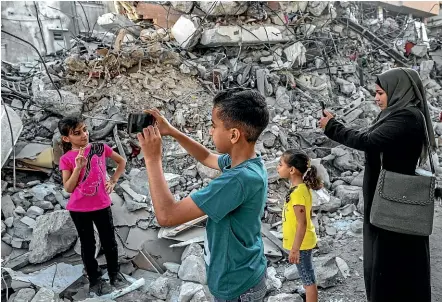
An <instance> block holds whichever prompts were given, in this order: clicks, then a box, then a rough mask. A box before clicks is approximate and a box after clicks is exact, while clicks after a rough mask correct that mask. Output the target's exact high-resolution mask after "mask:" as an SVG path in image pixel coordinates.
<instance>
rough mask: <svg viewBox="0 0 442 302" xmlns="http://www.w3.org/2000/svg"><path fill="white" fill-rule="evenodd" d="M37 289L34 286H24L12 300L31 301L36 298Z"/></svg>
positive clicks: (16, 301) (14, 301) (18, 301)
mask: <svg viewBox="0 0 442 302" xmlns="http://www.w3.org/2000/svg"><path fill="white" fill-rule="evenodd" d="M34 296H35V290H33V289H32V288H24V289H21V290H19V291H18V293H17V295H16V296H15V298H14V300H13V301H12V302H29V301H31V300H32V298H34Z"/></svg>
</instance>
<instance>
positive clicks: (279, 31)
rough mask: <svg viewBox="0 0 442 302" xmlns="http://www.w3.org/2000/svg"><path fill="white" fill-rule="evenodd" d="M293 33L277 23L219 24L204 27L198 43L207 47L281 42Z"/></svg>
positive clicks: (286, 40)
mask: <svg viewBox="0 0 442 302" xmlns="http://www.w3.org/2000/svg"><path fill="white" fill-rule="evenodd" d="M293 38H294V37H293V34H292V33H290V32H289V31H288V30H287V29H286V28H285V27H283V26H278V25H263V26H257V25H243V26H219V27H214V28H210V29H205V30H204V31H203V33H202V35H201V41H200V44H201V45H203V46H207V47H216V46H235V45H239V44H240V43H241V44H242V45H253V44H262V43H271V44H273V43H283V42H288V41H291V40H292V39H293Z"/></svg>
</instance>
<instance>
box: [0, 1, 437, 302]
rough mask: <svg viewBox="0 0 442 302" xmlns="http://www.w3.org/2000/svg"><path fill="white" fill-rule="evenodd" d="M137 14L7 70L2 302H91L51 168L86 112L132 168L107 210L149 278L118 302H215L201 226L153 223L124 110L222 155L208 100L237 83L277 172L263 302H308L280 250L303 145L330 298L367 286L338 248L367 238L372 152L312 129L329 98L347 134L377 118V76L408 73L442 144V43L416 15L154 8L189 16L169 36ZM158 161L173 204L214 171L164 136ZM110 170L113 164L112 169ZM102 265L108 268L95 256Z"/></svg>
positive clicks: (123, 248) (298, 8)
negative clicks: (287, 157) (70, 119)
mask: <svg viewBox="0 0 442 302" xmlns="http://www.w3.org/2000/svg"><path fill="white" fill-rule="evenodd" d="M120 2H123V1H120ZM127 5H128V4H127V3H125V4H124V5H123V7H125V8H126V12H127V14H126V15H121V14H115V13H108V14H104V15H102V16H100V18H98V20H97V23H98V24H99V25H100V27H101V28H103V29H105V30H106V32H104V33H98V32H92V31H91V32H90V33H89V34H88V35H77V36H75V37H73V39H72V41H71V44H72V47H71V48H70V49H65V50H63V51H61V52H58V53H57V54H56V55H53V56H51V57H46V58H44V59H42V60H41V61H40V62H39V64H38V65H37V66H38V67H34V68H30V67H29V65H28V64H21V63H14V64H13V63H8V62H5V61H2V106H1V108H2V109H1V110H2V138H1V141H2V167H3V169H2V181H1V184H2V202H1V203H2V242H1V244H2V260H4V261H3V263H2V267H4V268H5V270H6V271H5V275H6V279H5V280H4V281H3V282H2V289H5V291H6V293H4V292H3V293H4V294H5V295H7V296H8V297H6V298H9V301H58V300H57V299H60V301H61V299H65V301H66V300H69V301H82V300H84V299H86V298H87V297H86V294H85V290H84V284H85V282H86V281H85V280H84V277H83V271H82V264H81V258H80V242H79V240H77V234H76V231H75V227H74V226H73V223H72V221H71V219H70V216H69V213H68V212H67V211H66V210H65V207H66V204H67V200H68V198H69V194H68V193H67V192H66V191H64V190H63V185H62V182H61V174H60V171H58V167H57V166H58V161H59V159H60V156H61V155H62V151H61V148H60V139H61V137H60V133H59V132H58V129H57V123H58V121H59V120H60V118H61V117H63V116H68V115H78V116H79V115H82V116H83V118H84V119H85V122H86V124H87V125H88V128H89V129H90V131H91V135H90V139H91V141H100V142H104V143H106V144H108V145H109V146H111V147H112V148H113V149H114V150H115V151H117V152H118V153H119V154H120V155H122V156H124V157H125V158H126V159H127V169H126V173H125V174H124V176H123V177H122V179H121V180H120V182H119V183H118V185H117V186H116V188H115V192H114V193H112V195H111V197H112V201H113V204H112V211H113V215H114V224H115V226H116V233H117V239H118V245H119V258H120V263H121V265H122V270H123V272H124V273H125V274H126V275H128V276H130V277H132V278H134V279H138V280H140V279H141V278H144V282H145V283H144V284H143V285H140V287H139V288H138V289H137V290H136V291H133V292H131V293H128V294H126V295H124V296H122V297H120V298H118V299H120V300H117V301H126V300H125V299H127V301H129V300H134V299H135V300H136V301H150V300H148V299H152V300H155V299H156V300H163V301H164V300H165V301H211V299H212V297H211V296H210V293H209V291H208V289H207V286H206V280H205V279H206V278H205V266H204V261H203V259H202V253H203V251H202V248H201V245H200V244H201V243H202V242H203V238H204V232H205V229H204V225H205V219H206V217H202V218H200V219H197V220H195V221H192V222H189V223H186V224H184V225H181V226H177V227H173V228H161V227H160V226H159V225H158V223H157V222H156V219H155V215H154V213H153V208H152V204H151V200H150V196H149V188H148V182H147V175H146V171H145V169H144V168H143V167H144V163H143V157H142V155H141V154H140V147H139V145H138V141H137V139H136V137H135V136H133V135H129V134H128V133H127V127H126V121H127V116H128V114H129V113H136V112H141V111H142V110H143V109H146V108H152V107H156V108H158V109H160V111H161V112H162V113H163V114H164V115H165V116H166V117H167V118H168V120H169V121H170V122H171V123H172V124H173V125H174V126H176V127H178V128H179V129H180V130H182V131H184V132H185V133H186V134H187V135H189V136H191V137H192V138H194V139H195V140H196V141H198V142H201V143H202V144H203V145H205V146H207V147H209V148H212V149H213V143H212V142H211V139H210V134H209V128H210V121H211V116H210V115H211V107H212V98H213V96H214V95H215V94H216V93H217V92H218V91H222V90H226V89H233V88H236V87H243V88H249V89H256V90H258V91H259V92H260V93H261V94H262V95H264V96H265V97H266V101H267V104H268V107H269V110H270V115H271V122H270V124H269V126H268V128H267V129H266V130H265V131H264V132H263V134H262V135H261V137H260V139H259V141H258V143H257V152H259V154H261V156H262V158H263V160H264V161H265V164H266V168H267V172H268V175H269V196H268V202H267V205H266V208H265V215H264V217H263V218H262V221H263V226H262V234H263V240H264V244H265V254H266V256H267V258H268V260H269V266H268V275H269V280H268V284H267V285H268V301H302V299H301V298H300V296H299V295H298V294H297V293H294V292H293V287H295V286H298V285H300V282H299V275H298V273H297V270H296V268H295V266H290V265H288V264H287V262H286V261H285V260H284V259H285V256H286V252H285V251H284V250H283V249H282V248H281V238H282V233H281V226H282V225H281V213H282V201H283V200H284V198H283V197H284V196H285V194H286V192H287V188H288V184H287V183H286V182H285V181H282V180H280V179H279V177H278V174H277V172H276V166H277V164H278V161H279V156H280V155H281V154H282V152H283V151H284V150H286V149H288V148H297V149H302V150H304V151H305V152H306V153H307V154H308V155H309V156H310V157H311V158H312V159H313V164H314V165H316V166H317V167H318V169H319V171H320V174H321V177H322V179H323V181H324V184H325V188H324V189H322V190H320V191H317V192H314V207H313V209H314V223H315V226H316V230H317V232H318V237H319V238H320V241H319V243H318V248H317V249H316V250H315V267H316V272H317V277H318V285H319V287H320V288H321V289H322V290H321V291H320V296H322V297H331V296H333V295H334V292H333V287H335V286H343V285H341V284H340V283H345V282H346V281H345V280H349V279H351V278H357V279H361V278H362V277H361V275H362V272H361V275H359V274H358V272H357V270H356V269H354V268H352V267H349V265H348V264H347V263H346V261H344V260H343V258H344V257H343V256H341V257H339V256H337V255H336V253H334V252H333V251H334V250H339V249H342V248H343V247H344V246H346V245H348V244H349V242H353V241H354V240H355V239H359V240H360V238H361V236H362V213H363V211H362V207H363V197H362V178H363V173H364V171H363V167H364V164H363V161H364V157H363V154H362V153H361V152H358V151H355V150H352V149H349V148H347V147H344V146H341V145H339V144H337V143H335V142H333V141H330V140H329V139H327V138H326V137H325V136H324V135H323V133H322V131H321V130H320V129H318V127H317V121H318V119H319V118H320V116H321V107H320V105H319V101H320V100H322V101H324V102H325V103H326V106H327V107H328V108H329V109H330V110H332V111H333V112H334V113H335V114H336V116H337V118H338V119H339V120H340V121H342V122H343V123H345V124H346V125H348V126H350V127H354V128H359V129H363V128H365V127H367V126H368V125H370V123H371V121H372V120H373V119H374V118H375V117H376V116H377V114H378V113H379V111H378V110H379V109H378V108H377V106H376V105H375V104H374V102H373V97H374V82H375V76H376V74H378V73H381V72H383V71H386V70H388V69H390V68H393V67H410V68H413V69H415V70H417V71H418V72H419V74H420V76H421V78H422V80H423V83H424V86H425V88H426V93H427V100H428V105H429V108H430V112H431V115H432V117H433V121H432V122H433V126H434V131H435V133H436V135H437V137H438V144H440V143H442V123H441V121H440V120H439V114H440V112H441V108H442V87H441V78H442V42H441V40H440V36H439V37H437V36H435V37H434V36H432V34H431V32H430V31H429V30H428V29H427V28H426V26H425V22H422V21H423V20H422V18H419V17H417V18H416V17H413V15H411V14H397V13H392V12H390V11H389V10H388V9H386V8H383V7H379V6H377V5H376V6H372V5H371V4H369V3H362V2H358V3H355V2H348V1H340V2H321V1H302V2H235V1H229V2H221V1H213V2H203V1H193V2H192V1H189V2H184V1H177V2H171V3H168V2H160V3H159V4H158V5H159V6H163V7H165V9H167V11H169V10H172V9H173V10H174V11H175V12H179V13H180V16H179V17H177V18H176V20H175V22H174V24H173V25H172V24H170V26H166V27H164V26H160V25H158V24H156V23H155V22H152V23H150V22H140V20H138V17H137V14H136V13H134V10H133V7H128V6H127ZM130 16H132V17H130ZM2 33H3V34H6V35H8V34H9V35H11V33H8V32H4V31H2ZM163 153H164V158H163V165H164V169H165V172H166V179H167V182H168V185H169V187H170V189H171V191H172V193H173V194H174V195H175V196H176V199H177V200H179V199H182V198H184V197H186V196H188V195H189V194H190V193H191V192H193V191H194V190H198V189H200V188H202V187H204V186H205V185H207V184H208V183H209V182H210V180H212V179H214V178H216V177H217V176H218V175H219V174H218V173H217V171H214V170H211V169H209V168H206V167H204V166H202V165H201V164H199V163H197V162H196V161H195V160H194V159H193V158H191V157H190V156H189V155H188V154H187V153H186V151H185V150H184V149H183V148H181V147H180V146H179V145H178V144H177V143H176V142H175V141H173V140H172V139H169V138H164V152H163ZM441 156H442V154H441V152H440V150H438V153H437V154H435V155H434V160H435V162H436V163H438V164H437V167H438V172H439V173H440V172H441V171H440V170H441V168H440V164H439V162H440V159H441ZM113 168H115V167H114V166H112V164H111V163H110V162H109V163H108V169H109V171H111V170H112V169H113ZM439 177H440V176H439ZM438 180H439V181H440V178H438ZM97 236H98V235H97ZM97 238H98V237H97ZM97 242H98V240H97ZM359 244H361V243H360V242H359ZM338 255H339V254H338ZM97 259H98V261H99V263H100V265H104V264H105V259H104V255H103V254H102V253H101V252H100V247H99V246H98V247H97ZM48 265H49V266H48ZM63 273H65V274H67V275H69V277H62V276H63ZM55 279H57V280H59V279H60V281H57V282H54V280H55ZM11 293H12V294H11ZM363 297H364V293H363V292H360V293H359V294H357V293H354V297H351V298H352V299H349V300H346V301H362V300H363V299H364V298H363ZM114 298H115V299H116V298H117V297H114ZM45 299H46V300H45Z"/></svg>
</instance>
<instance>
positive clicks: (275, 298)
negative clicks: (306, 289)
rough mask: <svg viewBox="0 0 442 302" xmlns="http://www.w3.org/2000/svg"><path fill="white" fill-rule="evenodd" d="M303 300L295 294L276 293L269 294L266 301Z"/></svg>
mask: <svg viewBox="0 0 442 302" xmlns="http://www.w3.org/2000/svg"><path fill="white" fill-rule="evenodd" d="M286 301H290V302H303V301H304V300H303V299H302V297H301V296H300V295H297V294H278V295H276V296H270V297H269V299H268V300H267V302H286Z"/></svg>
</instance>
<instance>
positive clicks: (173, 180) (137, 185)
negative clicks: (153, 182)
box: [130, 169, 181, 199]
mask: <svg viewBox="0 0 442 302" xmlns="http://www.w3.org/2000/svg"><path fill="white" fill-rule="evenodd" d="M130 176H131V180H130V187H131V188H132V190H134V191H135V192H136V193H138V194H141V195H144V196H147V197H148V198H149V199H150V192H149V180H148V177H147V173H146V169H132V171H131V173H130ZM164 177H165V178H166V182H167V184H168V186H169V188H171V187H175V186H177V185H178V184H179V179H180V178H181V176H180V175H177V174H173V173H164Z"/></svg>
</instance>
